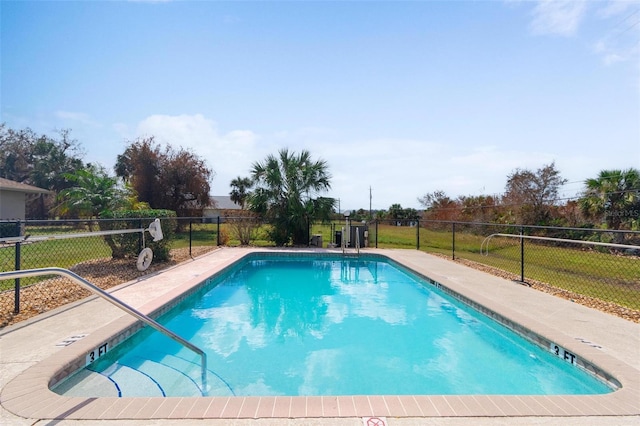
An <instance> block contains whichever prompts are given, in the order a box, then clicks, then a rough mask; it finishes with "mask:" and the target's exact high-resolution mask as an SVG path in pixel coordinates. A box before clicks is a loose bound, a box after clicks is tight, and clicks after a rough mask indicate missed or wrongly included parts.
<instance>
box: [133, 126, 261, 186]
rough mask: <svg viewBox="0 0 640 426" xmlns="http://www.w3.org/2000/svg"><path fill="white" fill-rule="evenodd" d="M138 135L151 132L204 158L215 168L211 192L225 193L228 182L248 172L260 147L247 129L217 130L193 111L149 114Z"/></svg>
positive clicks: (138, 128) (164, 141) (256, 136)
mask: <svg viewBox="0 0 640 426" xmlns="http://www.w3.org/2000/svg"><path fill="white" fill-rule="evenodd" d="M136 134H137V136H141V137H144V136H154V137H155V139H156V141H157V142H159V143H161V144H165V145H170V146H172V147H173V148H176V149H177V148H179V147H182V148H184V149H189V150H191V151H193V152H194V153H195V154H197V155H198V156H199V157H201V158H202V159H204V160H205V161H206V162H207V164H208V166H209V167H210V168H212V169H213V170H214V171H215V177H214V179H213V183H212V185H211V186H212V191H211V192H212V193H213V194H214V195H227V194H228V193H229V189H228V185H229V182H230V181H231V180H232V179H234V178H235V177H237V176H247V175H248V172H249V169H250V167H251V164H252V162H253V161H255V160H256V159H258V158H260V157H256V156H257V155H258V154H259V153H261V152H262V151H263V150H262V149H261V148H260V147H259V146H257V142H258V141H259V137H258V135H256V134H255V133H254V132H252V131H250V130H233V131H230V132H227V133H220V131H219V129H218V124H217V123H216V122H215V121H213V120H210V119H208V118H206V117H204V116H203V115H202V114H195V115H187V114H182V115H152V116H149V117H147V118H145V119H144V120H142V121H141V122H140V123H139V124H138V127H137V131H136Z"/></svg>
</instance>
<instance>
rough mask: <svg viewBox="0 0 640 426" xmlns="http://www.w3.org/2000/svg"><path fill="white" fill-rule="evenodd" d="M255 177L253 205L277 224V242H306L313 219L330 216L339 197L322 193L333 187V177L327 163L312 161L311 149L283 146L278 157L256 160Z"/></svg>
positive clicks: (274, 225) (275, 231) (252, 207)
mask: <svg viewBox="0 0 640 426" xmlns="http://www.w3.org/2000/svg"><path fill="white" fill-rule="evenodd" d="M251 177H252V179H253V183H254V186H255V190H254V191H253V193H252V194H251V197H250V200H249V202H250V208H251V210H253V211H255V212H256V213H258V214H260V215H262V216H263V217H264V218H265V219H266V220H267V221H268V222H269V223H270V224H271V225H272V226H273V229H272V231H271V232H270V238H271V240H272V241H274V242H275V243H276V245H279V246H280V245H285V244H288V243H290V242H292V243H293V244H294V245H299V244H304V245H306V244H307V243H308V242H309V225H310V223H311V221H312V220H317V219H322V220H328V219H329V215H330V213H331V211H332V209H333V207H334V204H335V200H334V199H333V198H325V197H320V196H319V194H320V193H322V192H325V191H327V190H329V189H330V188H331V184H330V181H329V180H330V178H331V176H330V175H329V172H328V169H327V163H326V162H325V161H324V160H318V161H312V159H311V154H310V153H309V151H306V150H303V151H302V152H301V153H300V154H296V153H294V152H289V150H288V149H286V148H285V149H281V150H280V151H279V153H278V156H274V155H269V156H267V158H266V159H265V160H264V162H262V163H260V162H257V163H254V164H253V168H252V170H251Z"/></svg>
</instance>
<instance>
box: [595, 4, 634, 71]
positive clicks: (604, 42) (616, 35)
mask: <svg viewBox="0 0 640 426" xmlns="http://www.w3.org/2000/svg"><path fill="white" fill-rule="evenodd" d="M597 15H598V16H599V17H600V18H601V19H604V20H606V21H607V22H610V23H611V27H610V29H609V30H608V31H607V32H606V33H605V34H604V36H602V37H600V38H599V39H598V41H597V42H595V43H594V45H593V50H594V52H595V53H596V54H598V55H600V56H601V57H602V61H603V62H604V64H605V65H612V64H615V63H618V62H627V61H629V60H631V59H633V58H637V57H638V56H639V55H640V43H638V35H639V34H640V3H637V2H630V1H625V2H621V1H614V2H610V3H609V4H607V6H606V7H603V8H602V9H600V10H599V11H598V13H597Z"/></svg>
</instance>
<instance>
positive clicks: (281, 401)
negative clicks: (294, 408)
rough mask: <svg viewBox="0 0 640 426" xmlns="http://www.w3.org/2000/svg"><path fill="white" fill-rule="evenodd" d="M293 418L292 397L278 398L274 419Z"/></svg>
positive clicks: (274, 409)
mask: <svg viewBox="0 0 640 426" xmlns="http://www.w3.org/2000/svg"><path fill="white" fill-rule="evenodd" d="M290 416H291V397H290V396H276V397H275V401H274V404H273V417H284V418H287V417H290Z"/></svg>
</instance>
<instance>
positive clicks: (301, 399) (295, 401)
mask: <svg viewBox="0 0 640 426" xmlns="http://www.w3.org/2000/svg"><path fill="white" fill-rule="evenodd" d="M306 415H307V397H306V396H294V397H291V409H290V411H289V416H291V417H306Z"/></svg>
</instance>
